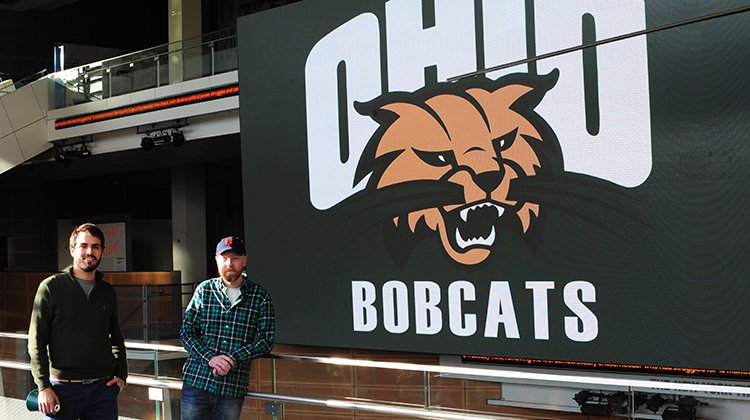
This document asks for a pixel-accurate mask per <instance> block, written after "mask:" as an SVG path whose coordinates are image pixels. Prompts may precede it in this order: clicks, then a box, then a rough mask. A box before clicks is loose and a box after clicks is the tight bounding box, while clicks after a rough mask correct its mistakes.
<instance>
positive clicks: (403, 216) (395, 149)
mask: <svg viewBox="0 0 750 420" xmlns="http://www.w3.org/2000/svg"><path fill="white" fill-rule="evenodd" d="M558 75H559V72H558V71H557V70H554V71H553V72H551V73H550V74H548V75H546V76H532V75H527V74H513V75H508V76H505V77H502V78H500V79H498V80H494V81H493V80H490V79H487V78H484V77H477V78H471V79H467V80H464V81H461V82H457V83H438V84H436V85H431V86H426V87H424V88H422V89H420V90H418V91H416V92H413V93H403V92H396V93H386V94H384V95H382V96H380V97H378V98H376V99H374V100H372V101H370V102H367V103H355V108H356V110H357V111H358V112H359V113H360V114H362V115H366V116H370V117H371V118H372V119H373V120H374V121H376V122H377V123H378V124H379V128H378V130H377V131H376V132H375V133H374V134H373V136H372V137H371V138H370V140H369V142H368V145H367V147H366V148H365V151H364V153H363V155H362V158H361V159H360V161H359V164H358V167H357V175H356V177H355V178H356V179H355V183H357V182H359V181H360V180H362V179H363V178H364V177H365V176H367V175H371V177H370V179H369V181H368V185H367V187H366V192H375V191H380V190H385V189H388V188H393V187H396V186H399V185H406V184H409V183H415V182H425V181H428V182H432V183H440V184H446V185H449V186H451V187H453V188H454V189H455V190H457V191H460V192H461V193H460V194H458V195H457V197H456V198H453V199H451V200H450V202H448V203H446V202H445V201H444V200H443V202H441V203H438V200H437V199H436V200H435V202H434V203H433V204H431V205H427V206H422V207H420V208H411V209H408V210H405V211H397V212H395V213H394V214H391V215H389V216H388V220H387V221H386V222H385V223H386V224H387V225H388V226H386V227H387V229H386V230H387V231H392V232H399V234H400V235H401V236H402V237H405V238H407V240H409V238H416V237H418V236H425V233H426V234H427V235H426V236H434V235H435V234H437V236H438V237H439V240H440V243H441V245H442V248H443V250H444V251H445V253H446V254H447V255H448V256H449V257H450V258H451V259H452V260H454V261H456V262H457V263H460V264H462V265H469V266H470V265H477V264H480V263H482V262H484V261H486V260H487V259H488V258H490V256H491V255H492V253H493V251H495V249H496V245H497V243H498V240H499V237H500V235H504V234H508V233H509V232H513V233H516V234H518V235H521V236H523V237H531V236H532V235H533V234H534V233H535V231H538V230H539V227H540V225H541V223H542V218H543V216H544V213H545V208H544V206H543V205H542V204H540V203H539V202H534V201H533V200H528V199H518V198H516V197H514V195H513V194H512V189H513V184H514V182H516V181H518V180H521V179H524V178H527V177H538V176H540V175H542V174H544V173H545V172H546V171H552V170H559V169H560V168H561V166H562V163H561V162H562V158H561V154H560V148H559V144H558V142H557V138H556V136H555V134H554V132H553V131H552V129H551V128H550V127H549V125H548V124H547V123H546V122H545V121H544V120H543V119H542V118H541V117H540V116H539V115H538V114H537V113H536V112H535V111H534V108H535V107H536V105H537V104H539V102H540V101H541V100H542V98H543V97H544V95H545V94H546V93H547V91H549V89H551V88H552V87H553V86H554V85H555V83H556V82H557V78H558ZM553 168H554V169H553ZM454 196H456V195H454Z"/></svg>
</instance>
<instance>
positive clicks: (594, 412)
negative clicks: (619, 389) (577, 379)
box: [573, 390, 621, 417]
mask: <svg viewBox="0 0 750 420" xmlns="http://www.w3.org/2000/svg"><path fill="white" fill-rule="evenodd" d="M573 399H574V400H575V402H577V403H578V405H579V406H580V408H581V413H582V414H587V415H589V416H601V417H609V416H611V415H612V412H613V411H614V409H615V407H616V406H617V405H618V404H621V401H620V399H621V397H620V395H619V394H618V393H615V394H611V395H607V394H603V393H600V392H599V393H594V392H591V391H589V390H582V391H581V392H579V393H577V394H575V396H574V397H573Z"/></svg>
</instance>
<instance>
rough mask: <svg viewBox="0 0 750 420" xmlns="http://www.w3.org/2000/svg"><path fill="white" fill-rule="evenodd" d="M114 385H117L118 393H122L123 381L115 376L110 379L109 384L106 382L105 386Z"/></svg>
mask: <svg viewBox="0 0 750 420" xmlns="http://www.w3.org/2000/svg"><path fill="white" fill-rule="evenodd" d="M114 384H117V386H118V387H120V391H122V390H123V389H124V388H125V381H123V380H122V379H120V378H118V377H117V376H115V377H114V378H112V379H110V380H109V382H107V386H112V385H114Z"/></svg>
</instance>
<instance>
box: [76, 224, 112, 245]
mask: <svg viewBox="0 0 750 420" xmlns="http://www.w3.org/2000/svg"><path fill="white" fill-rule="evenodd" d="M81 232H88V233H89V234H90V235H91V236H93V237H95V238H98V239H99V241H101V243H102V248H104V232H102V230H101V229H99V226H97V225H95V224H93V223H84V224H82V225H80V226H78V227H76V228H75V229H73V233H71V234H70V241H69V242H68V245H69V246H70V249H73V247H75V246H76V238H78V234H79V233H81Z"/></svg>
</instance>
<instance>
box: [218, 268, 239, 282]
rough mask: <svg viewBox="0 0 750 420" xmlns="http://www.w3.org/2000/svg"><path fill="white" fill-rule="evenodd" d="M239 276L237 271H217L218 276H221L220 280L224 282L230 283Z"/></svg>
mask: <svg viewBox="0 0 750 420" xmlns="http://www.w3.org/2000/svg"><path fill="white" fill-rule="evenodd" d="M239 276H240V274H239V273H237V272H235V271H232V270H225V271H223V272H221V271H220V272H219V277H221V279H222V280H224V281H225V282H226V283H230V284H231V283H232V282H233V281H235V280H237V278H238V277H239Z"/></svg>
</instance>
